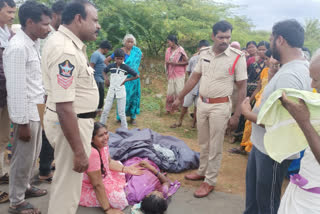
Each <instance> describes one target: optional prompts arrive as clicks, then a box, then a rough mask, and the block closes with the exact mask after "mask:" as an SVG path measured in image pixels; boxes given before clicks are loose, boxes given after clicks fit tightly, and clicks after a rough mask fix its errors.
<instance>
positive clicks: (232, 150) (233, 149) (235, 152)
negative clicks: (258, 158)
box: [229, 148, 247, 155]
mask: <svg viewBox="0 0 320 214" xmlns="http://www.w3.org/2000/svg"><path fill="white" fill-rule="evenodd" d="M229 152H230V153H233V154H241V155H246V154H247V152H246V151H245V150H241V149H238V148H232V149H230V150H229Z"/></svg>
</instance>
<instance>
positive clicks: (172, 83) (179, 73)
mask: <svg viewBox="0 0 320 214" xmlns="http://www.w3.org/2000/svg"><path fill="white" fill-rule="evenodd" d="M167 43H168V49H167V51H166V56H165V62H166V72H167V77H168V90H167V100H166V110H167V113H170V112H171V111H172V104H173V102H174V100H175V99H176V97H177V96H178V94H179V93H180V92H181V91H182V89H183V87H184V82H185V72H186V66H187V65H188V56H187V54H186V52H185V51H184V49H183V47H181V46H180V45H179V44H178V39H177V37H176V36H175V35H169V36H168V38H167Z"/></svg>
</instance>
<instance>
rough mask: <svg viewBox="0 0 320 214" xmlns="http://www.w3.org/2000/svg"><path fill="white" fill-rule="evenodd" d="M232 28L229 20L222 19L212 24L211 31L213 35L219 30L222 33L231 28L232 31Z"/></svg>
mask: <svg viewBox="0 0 320 214" xmlns="http://www.w3.org/2000/svg"><path fill="white" fill-rule="evenodd" d="M232 29H233V27H232V25H231V24H230V23H229V22H227V21H225V20H222V21H220V22H217V23H215V24H214V25H213V27H212V32H213V35H214V36H215V35H217V34H218V32H219V31H221V32H223V33H224V32H227V31H228V30H231V32H232Z"/></svg>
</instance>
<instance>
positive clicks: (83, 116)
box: [77, 111, 97, 119]
mask: <svg viewBox="0 0 320 214" xmlns="http://www.w3.org/2000/svg"><path fill="white" fill-rule="evenodd" d="M96 116H97V112H96V111H93V112H88V113H81V114H77V117H78V118H81V119H88V118H92V119H94V118H96Z"/></svg>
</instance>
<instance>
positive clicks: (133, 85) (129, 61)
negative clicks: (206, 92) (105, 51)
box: [105, 34, 143, 125]
mask: <svg viewBox="0 0 320 214" xmlns="http://www.w3.org/2000/svg"><path fill="white" fill-rule="evenodd" d="M122 50H124V52H125V58H124V62H125V64H126V65H128V66H130V67H131V68H132V69H133V70H134V71H135V72H137V74H138V75H140V72H139V70H138V69H139V66H140V62H141V58H142V56H143V54H142V52H141V50H140V49H139V48H138V47H137V46H136V38H135V37H134V36H133V35H132V34H127V35H125V37H124V39H123V47H122ZM112 60H114V54H112V55H111V56H109V57H107V58H106V60H105V63H106V64H107V65H108V64H109V63H110V61H112ZM131 77H132V76H131V75H130V74H129V75H128V76H127V78H131ZM106 84H108V83H106ZM124 85H125V87H126V94H127V95H126V96H127V97H126V116H127V117H130V118H131V120H130V123H131V124H134V125H135V124H136V117H137V116H136V115H137V114H140V98H141V88H140V78H138V79H136V80H132V81H129V82H126V83H125V84H124ZM117 120H118V121H120V117H119V115H118V111H117Z"/></svg>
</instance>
